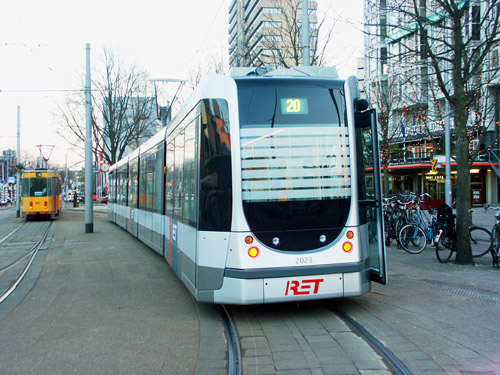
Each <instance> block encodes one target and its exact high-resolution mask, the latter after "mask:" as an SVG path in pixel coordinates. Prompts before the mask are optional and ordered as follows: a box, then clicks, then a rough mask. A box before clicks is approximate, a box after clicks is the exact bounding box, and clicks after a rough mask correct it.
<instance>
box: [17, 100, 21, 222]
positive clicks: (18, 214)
mask: <svg viewBox="0 0 500 375" xmlns="http://www.w3.org/2000/svg"><path fill="white" fill-rule="evenodd" d="M16 156H17V160H16V163H17V165H19V164H21V107H20V106H17V155H16ZM16 169H17V167H16ZM16 178H17V181H16V217H20V216H21V172H20V171H19V170H18V171H17V173H16Z"/></svg>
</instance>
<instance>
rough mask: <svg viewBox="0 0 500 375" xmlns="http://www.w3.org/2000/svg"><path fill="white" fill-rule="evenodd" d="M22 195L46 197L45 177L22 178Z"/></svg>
mask: <svg viewBox="0 0 500 375" xmlns="http://www.w3.org/2000/svg"><path fill="white" fill-rule="evenodd" d="M22 190H23V197H46V196H47V191H48V186H47V179H46V178H39V177H35V178H25V179H23V189H22Z"/></svg>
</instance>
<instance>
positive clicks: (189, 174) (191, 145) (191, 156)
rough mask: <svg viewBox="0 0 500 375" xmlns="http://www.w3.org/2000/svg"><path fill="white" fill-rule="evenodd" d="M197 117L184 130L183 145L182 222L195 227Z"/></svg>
mask: <svg viewBox="0 0 500 375" xmlns="http://www.w3.org/2000/svg"><path fill="white" fill-rule="evenodd" d="M197 122H199V117H198V118H197V119H196V120H194V121H192V122H191V123H190V124H189V125H188V126H187V127H186V130H185V147H184V155H185V158H184V173H183V175H184V182H183V186H184V222H185V223H186V224H189V225H191V226H192V227H195V228H196V227H197V217H196V216H197V215H196V214H197V212H196V207H197V200H198V194H197V191H198V189H197V181H198V178H197V173H196V172H197V167H196V165H197V163H196V149H197V147H196V124H197Z"/></svg>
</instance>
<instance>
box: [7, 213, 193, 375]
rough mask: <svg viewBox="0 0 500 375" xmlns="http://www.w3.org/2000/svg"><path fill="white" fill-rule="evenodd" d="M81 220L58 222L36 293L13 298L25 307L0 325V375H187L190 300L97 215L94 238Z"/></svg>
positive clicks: (153, 257)
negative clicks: (17, 298) (19, 298)
mask: <svg viewBox="0 0 500 375" xmlns="http://www.w3.org/2000/svg"><path fill="white" fill-rule="evenodd" d="M82 218H83V215H82V212H72V211H71V210H65V211H64V212H63V213H62V215H61V218H60V219H58V220H56V221H55V229H54V237H53V239H52V245H51V246H50V249H49V250H48V251H46V252H45V254H39V255H38V256H37V258H35V263H38V265H39V266H42V265H43V267H40V268H41V272H40V275H39V277H38V279H37V280H36V285H35V287H34V288H33V289H31V291H29V290H28V291H19V292H18V291H17V290H16V292H15V293H24V299H22V302H20V303H19V304H18V305H17V307H15V309H14V310H13V311H12V312H11V313H9V314H8V315H7V316H6V317H4V318H3V319H1V320H0V332H1V334H0V348H1V350H0V374H2V375H13V374H20V375H21V374H22V375H28V374H36V375H43V374H47V375H54V374H99V375H103V374H168V375H170V374H193V373H194V372H195V370H196V365H197V358H198V351H199V350H198V349H199V342H200V326H199V319H198V312H197V307H196V304H195V303H194V301H193V299H192V298H191V295H190V294H189V292H188V291H187V290H186V288H185V287H184V285H183V284H182V283H181V282H180V281H179V279H178V278H177V277H176V276H175V274H174V273H173V272H172V270H171V269H170V268H169V267H168V265H167V263H166V262H165V261H164V260H163V259H162V257H160V256H159V255H157V254H155V253H154V252H153V251H151V250H149V249H148V248H146V247H145V246H144V245H142V244H141V243H140V242H138V241H137V240H136V239H134V238H132V237H131V236H129V235H128V234H127V233H126V232H124V231H123V230H122V229H121V228H119V227H118V226H116V225H114V224H112V223H110V222H108V221H107V220H106V219H105V218H104V217H103V215H95V225H94V231H95V233H92V234H85V233H84V228H85V227H84V221H83V219H82ZM39 262H42V264H40V263H39ZM35 267H36V265H35ZM166 285H168V286H169V287H168V288H166V287H165V286H166ZM11 297H12V296H11ZM11 297H9V299H10V298H11ZM2 308H4V307H3V304H1V305H0V315H1V310H2Z"/></svg>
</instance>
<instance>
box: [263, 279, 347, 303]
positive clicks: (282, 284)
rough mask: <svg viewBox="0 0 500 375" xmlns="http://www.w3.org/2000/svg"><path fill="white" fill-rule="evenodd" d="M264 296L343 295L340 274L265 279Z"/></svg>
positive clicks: (305, 296)
mask: <svg viewBox="0 0 500 375" xmlns="http://www.w3.org/2000/svg"><path fill="white" fill-rule="evenodd" d="M264 290H265V291H264V294H265V298H271V299H273V298H279V297H280V296H281V298H283V297H284V298H292V297H304V298H307V297H312V296H341V295H343V282H342V274H334V275H314V276H301V277H291V278H275V279H265V281H264Z"/></svg>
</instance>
